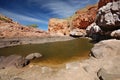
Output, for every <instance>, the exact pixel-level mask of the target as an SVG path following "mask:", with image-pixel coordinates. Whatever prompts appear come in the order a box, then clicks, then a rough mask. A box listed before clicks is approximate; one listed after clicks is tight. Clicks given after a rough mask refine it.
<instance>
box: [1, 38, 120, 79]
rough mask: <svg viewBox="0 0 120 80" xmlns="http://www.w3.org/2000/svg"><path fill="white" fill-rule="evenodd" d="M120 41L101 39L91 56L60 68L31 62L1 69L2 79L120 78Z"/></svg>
mask: <svg viewBox="0 0 120 80" xmlns="http://www.w3.org/2000/svg"><path fill="white" fill-rule="evenodd" d="M119 45H120V41H119V40H115V39H113V40H105V41H101V42H99V43H97V44H95V46H94V47H93V48H92V50H91V54H90V58H89V59H87V60H84V61H77V62H70V63H66V64H65V65H64V66H62V67H59V68H50V67H46V66H39V65H35V64H29V65H28V66H26V67H24V68H16V67H15V66H11V67H10V66H9V67H6V68H3V69H0V80H120V62H119V60H120V47H119Z"/></svg>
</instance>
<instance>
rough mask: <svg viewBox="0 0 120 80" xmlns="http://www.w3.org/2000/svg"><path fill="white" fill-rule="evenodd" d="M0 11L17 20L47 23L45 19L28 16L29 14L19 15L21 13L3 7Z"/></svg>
mask: <svg viewBox="0 0 120 80" xmlns="http://www.w3.org/2000/svg"><path fill="white" fill-rule="evenodd" d="M0 13H2V14H4V15H6V16H8V17H10V18H12V19H14V20H16V21H17V20H19V21H28V22H38V23H43V24H47V21H44V20H40V19H37V18H33V17H29V16H25V15H21V14H16V13H13V12H10V11H8V10H5V9H3V8H0Z"/></svg>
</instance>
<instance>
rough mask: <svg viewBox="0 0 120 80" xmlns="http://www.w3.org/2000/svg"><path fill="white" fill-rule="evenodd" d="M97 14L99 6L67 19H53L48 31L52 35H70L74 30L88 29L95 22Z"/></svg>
mask: <svg viewBox="0 0 120 80" xmlns="http://www.w3.org/2000/svg"><path fill="white" fill-rule="evenodd" d="M96 12H97V4H96V5H93V6H87V7H86V8H84V9H81V10H78V11H77V12H75V14H74V15H73V16H71V17H69V18H66V19H55V18H52V19H50V20H49V26H48V31H49V32H50V33H51V34H58V35H70V31H72V30H73V29H76V28H79V29H86V28H87V26H88V25H90V24H91V23H93V22H94V20H95V16H96Z"/></svg>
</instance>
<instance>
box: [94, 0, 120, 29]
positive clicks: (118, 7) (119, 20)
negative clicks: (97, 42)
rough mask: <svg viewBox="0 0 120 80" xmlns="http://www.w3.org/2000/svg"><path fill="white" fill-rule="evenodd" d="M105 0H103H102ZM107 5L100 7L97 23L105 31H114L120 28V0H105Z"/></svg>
mask: <svg viewBox="0 0 120 80" xmlns="http://www.w3.org/2000/svg"><path fill="white" fill-rule="evenodd" d="M101 1H103V0H101ZM103 2H104V3H105V4H106V5H104V6H102V7H100V8H99V10H98V13H97V17H96V24H97V25H98V26H100V28H101V29H102V30H104V31H113V30H116V29H119V28H120V0H115V1H108V3H107V2H106V0H104V1H103Z"/></svg>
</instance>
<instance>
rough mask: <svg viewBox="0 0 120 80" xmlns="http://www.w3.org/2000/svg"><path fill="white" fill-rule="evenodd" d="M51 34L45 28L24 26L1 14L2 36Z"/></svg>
mask: <svg viewBox="0 0 120 80" xmlns="http://www.w3.org/2000/svg"><path fill="white" fill-rule="evenodd" d="M48 35H49V34H48V33H47V32H45V31H43V30H40V29H37V28H33V27H28V26H23V25H21V24H19V23H17V22H14V21H13V20H12V19H10V18H8V17H6V16H3V15H1V14H0V38H16V37H42V36H48Z"/></svg>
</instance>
